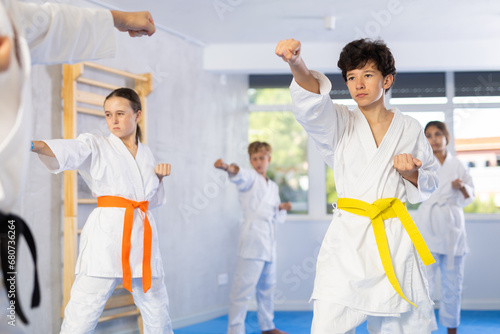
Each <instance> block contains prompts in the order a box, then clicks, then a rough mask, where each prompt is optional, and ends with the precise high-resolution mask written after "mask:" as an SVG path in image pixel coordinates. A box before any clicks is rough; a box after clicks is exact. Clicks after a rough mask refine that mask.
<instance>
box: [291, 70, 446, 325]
mask: <svg viewBox="0 0 500 334" xmlns="http://www.w3.org/2000/svg"><path fill="white" fill-rule="evenodd" d="M312 73H313V75H314V76H315V78H316V79H318V82H319V85H320V94H314V93H311V92H309V91H307V90H305V89H303V88H301V87H300V86H299V85H298V84H297V83H296V82H295V80H294V81H293V82H292V84H291V86H290V91H291V95H292V100H293V105H294V113H295V117H296V118H297V121H298V122H299V123H301V124H302V125H303V127H304V128H305V130H306V131H307V133H308V134H309V135H310V136H311V137H312V138H313V140H314V141H315V143H316V147H317V149H318V151H319V153H320V154H321V156H322V157H323V159H324V161H325V162H326V164H327V165H328V166H329V167H330V168H332V169H333V171H334V175H335V184H336V187H337V193H338V195H339V198H354V199H359V200H362V201H365V202H368V203H373V202H374V201H375V200H377V199H380V198H390V197H396V198H398V199H399V200H401V202H406V201H409V202H411V203H417V202H420V201H422V200H425V199H426V198H428V197H429V195H430V194H431V192H432V191H433V190H434V189H435V188H436V186H437V176H436V174H435V170H437V168H438V165H437V162H436V160H435V159H434V156H433V154H432V150H431V147H430V145H429V143H428V141H427V139H426V138H425V135H424V133H423V130H422V127H421V126H420V124H419V123H418V122H417V121H416V120H414V119H413V118H411V117H408V116H405V115H403V114H402V113H401V112H400V111H399V110H397V109H393V110H391V112H393V113H394V118H393V120H392V123H391V125H390V127H389V129H388V130H387V133H386V134H385V136H384V139H383V140H382V142H381V143H380V145H379V147H378V148H377V145H376V143H375V140H374V138H373V135H372V132H371V129H370V126H369V124H368V121H367V120H366V118H365V117H364V115H363V114H362V112H361V111H360V110H359V109H358V108H356V109H354V110H349V109H348V108H347V107H346V106H343V105H336V104H333V103H332V101H331V99H330V96H329V92H330V89H331V83H330V81H329V80H328V79H327V78H326V77H325V76H324V75H322V74H320V73H318V72H314V71H312ZM401 153H410V154H412V155H413V156H414V157H416V158H417V159H419V160H420V161H422V167H421V168H420V169H419V173H418V188H416V187H415V186H413V185H412V184H411V183H410V182H408V181H407V180H405V179H403V178H402V177H401V175H400V174H399V173H398V172H397V171H396V170H395V169H394V167H393V163H394V156H395V155H397V154H401ZM384 225H385V233H386V235H387V239H388V243H389V248H390V253H391V258H392V261H393V266H394V271H395V273H396V277H397V279H398V281H399V283H400V285H401V288H402V290H403V293H404V294H405V295H406V296H407V297H408V298H409V299H410V300H411V301H413V302H414V303H416V304H417V305H418V306H419V307H418V311H417V312H424V313H423V314H426V315H427V323H426V322H421V323H420V325H419V328H420V330H421V332H422V333H428V332H429V331H430V330H429V329H428V328H427V325H428V324H430V318H431V315H430V313H431V311H432V310H431V309H432V307H431V303H432V302H431V301H430V299H429V297H428V292H427V284H426V279H425V273H424V268H423V264H422V262H421V260H420V259H419V258H418V255H417V253H416V251H415V248H414V246H413V244H412V243H411V240H410V238H409V236H408V234H407V233H406V231H405V230H404V228H403V226H402V224H401V222H400V221H399V219H398V218H391V219H387V220H385V221H384ZM311 299H313V300H319V301H321V302H323V301H324V302H329V303H334V304H338V305H340V306H344V307H347V308H349V309H351V310H355V311H358V312H361V313H363V314H364V315H365V317H366V316H368V320H369V325H370V316H396V317H398V316H400V314H401V313H404V312H408V311H413V312H415V310H414V307H413V306H411V305H410V304H409V303H407V302H406V301H405V300H403V299H402V298H401V297H400V296H399V295H398V294H397V292H396V291H395V290H394V288H393V287H392V285H391V284H390V282H389V280H388V278H387V276H386V274H385V272H384V269H383V267H382V263H381V260H380V255H379V252H378V250H377V246H376V241H375V236H374V232H373V228H372V224H371V221H370V219H369V218H368V217H362V216H358V215H355V214H352V213H349V212H346V211H343V210H339V209H336V210H335V212H334V214H333V220H332V222H331V224H330V227H329V228H328V231H327V233H326V235H325V238H324V240H323V244H322V246H321V250H320V253H319V256H318V262H317V269H316V279H315V283H314V291H313V294H312V297H311ZM324 315H325V313H323V312H318V313H317V314H315V321H317V322H318V323H320V322H322V321H323V320H327V319H321V318H322V317H323V316H324ZM332 317H333V314H332ZM339 318H340V319H335V320H339V321H341V320H342V319H344V320H345V321H348V320H347V319H348V318H347V317H341V316H340V315H339ZM376 320H379V319H376ZM358 324H359V323H357V321H353V322H352V323H350V324H349V326H348V328H347V329H346V331H347V330H348V329H349V328H353V327H355V326H357V325H358ZM340 327H342V326H340ZM318 328H319V327H318ZM382 328H384V326H382ZM313 333H329V332H324V331H321V330H317V331H316V332H314V331H313ZM415 333H417V332H415Z"/></svg>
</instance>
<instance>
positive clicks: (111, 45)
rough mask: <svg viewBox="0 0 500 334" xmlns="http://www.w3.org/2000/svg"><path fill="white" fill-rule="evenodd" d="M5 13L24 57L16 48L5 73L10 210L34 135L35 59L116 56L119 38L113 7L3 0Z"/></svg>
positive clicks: (0, 155) (4, 146)
mask: <svg viewBox="0 0 500 334" xmlns="http://www.w3.org/2000/svg"><path fill="white" fill-rule="evenodd" d="M0 17H1V20H0V34H1V35H7V36H11V37H13V36H14V32H13V29H12V25H13V26H14V27H15V28H16V31H17V41H18V45H19V57H20V60H21V66H19V64H18V63H17V61H16V60H15V59H16V56H15V51H14V48H12V60H13V62H12V63H11V66H10V68H9V70H8V71H6V72H2V73H0V87H1V89H0V101H2V122H0V162H1V163H0V210H1V211H4V212H9V211H10V210H11V209H12V206H13V205H14V203H15V201H16V199H17V197H18V194H19V191H20V190H21V189H22V188H23V182H24V179H26V177H25V175H26V168H27V159H28V155H29V148H30V140H32V138H31V137H32V136H31V134H32V127H33V124H32V106H31V95H30V94H31V85H30V80H29V76H30V72H31V63H32V62H33V63H36V64H54V63H59V62H79V61H82V60H90V59H97V58H105V57H112V56H114V53H115V48H116V41H115V35H114V31H115V29H114V25H113V17H112V15H111V13H110V11H109V10H103V9H84V8H76V7H71V6H66V5H60V4H52V3H46V4H43V5H37V4H33V3H24V2H17V1H12V0H1V2H0ZM6 18H10V20H7V19H6ZM11 23H12V24H11ZM30 53H31V57H30Z"/></svg>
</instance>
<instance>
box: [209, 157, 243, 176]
mask: <svg viewBox="0 0 500 334" xmlns="http://www.w3.org/2000/svg"><path fill="white" fill-rule="evenodd" d="M214 167H215V168H218V169H222V170H225V171H226V172H227V173H228V174H229V176H234V175H236V174H238V172H239V171H240V167H238V165H237V164H235V163H232V164H230V165H228V164H226V163H225V162H224V161H223V160H222V159H218V160H217V161H216V162H215V163H214Z"/></svg>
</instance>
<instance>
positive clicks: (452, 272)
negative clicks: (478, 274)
mask: <svg viewBox="0 0 500 334" xmlns="http://www.w3.org/2000/svg"><path fill="white" fill-rule="evenodd" d="M432 256H433V257H434V259H436V262H435V263H433V264H431V265H428V266H427V279H428V280H429V291H430V295H431V297H433V295H434V286H435V285H434V284H435V280H436V274H437V271H438V270H440V271H441V300H440V301H439V323H440V324H441V325H443V326H444V327H448V328H457V327H458V325H460V305H461V302H462V285H463V282H464V267H465V265H464V264H465V255H463V256H454V259H453V268H448V266H447V264H448V255H445V254H435V253H432ZM435 321H436V318H435V316H434V322H435Z"/></svg>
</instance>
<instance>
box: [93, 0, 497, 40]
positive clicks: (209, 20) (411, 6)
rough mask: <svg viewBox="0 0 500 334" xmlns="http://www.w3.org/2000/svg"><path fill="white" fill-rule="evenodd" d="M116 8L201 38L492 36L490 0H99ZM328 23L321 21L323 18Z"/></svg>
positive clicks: (492, 2)
mask: <svg viewBox="0 0 500 334" xmlns="http://www.w3.org/2000/svg"><path fill="white" fill-rule="evenodd" d="M90 1H91V2H95V3H99V4H101V5H102V4H104V5H107V6H110V7H115V8H118V9H122V10H127V11H132V10H145V9H146V10H149V11H150V12H151V13H152V14H153V17H154V19H155V22H156V23H157V24H158V25H159V27H160V28H165V30H171V31H174V32H176V33H178V34H179V35H182V36H184V37H187V38H190V39H193V40H195V41H198V42H199V43H200V44H204V45H211V44H226V43H229V44H231V43H238V44H241V43H245V44H246V43H276V42H277V41H279V40H281V39H285V38H290V37H293V38H295V39H298V40H301V41H303V42H317V43H328V42H331V41H335V42H340V43H344V42H349V41H351V40H353V39H355V38H358V37H372V38H377V37H381V38H382V39H384V40H386V41H390V42H398V41H437V42H439V41H456V42H461V41H468V40H475V39H481V40H490V39H491V40H496V41H498V39H499V36H500V1H497V0H474V1H471V0H441V1H436V0H384V1H379V0H358V1H340V0H310V1H305V0H302V1H299V0H166V1H165V0H164V1H160V0H154V1H153V0H143V1H137V0H103V1H92V0H90ZM327 16H333V17H334V18H335V19H334V21H335V27H334V28H333V29H331V30H330V29H326V28H325V24H324V18H325V17H327Z"/></svg>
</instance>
